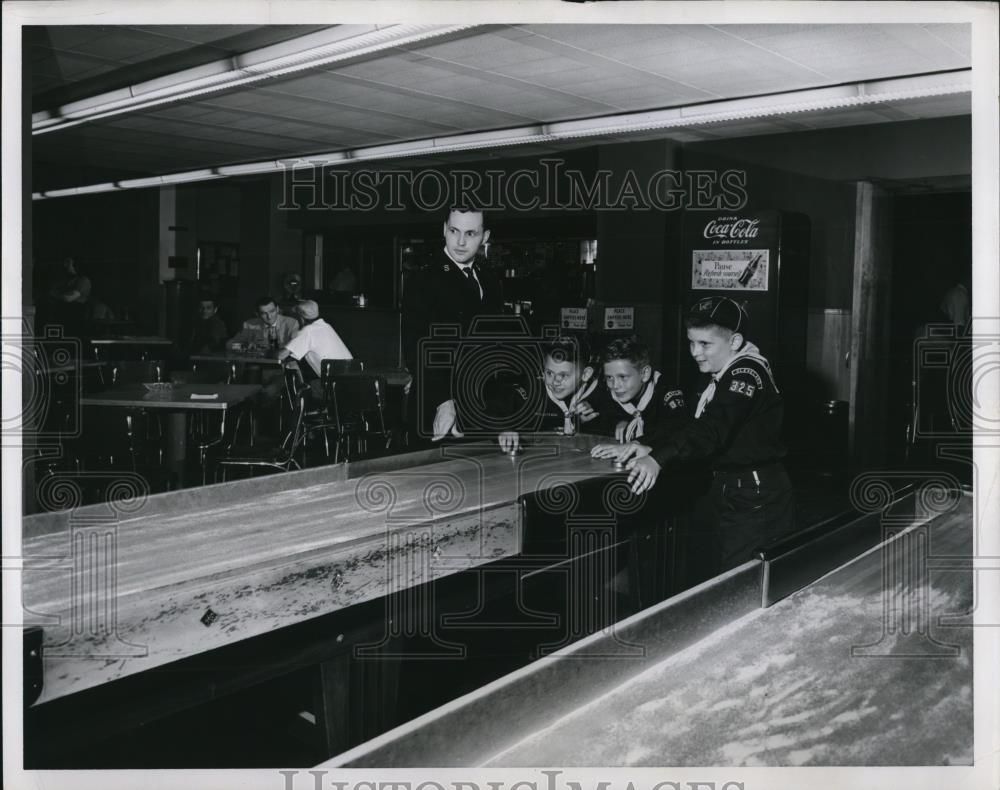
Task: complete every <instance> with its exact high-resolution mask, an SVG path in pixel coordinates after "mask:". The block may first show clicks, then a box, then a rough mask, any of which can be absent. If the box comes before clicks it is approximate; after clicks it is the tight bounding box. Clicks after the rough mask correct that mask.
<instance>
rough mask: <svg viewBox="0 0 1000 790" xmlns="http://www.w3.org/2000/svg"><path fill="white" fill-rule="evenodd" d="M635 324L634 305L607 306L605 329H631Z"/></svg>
mask: <svg viewBox="0 0 1000 790" xmlns="http://www.w3.org/2000/svg"><path fill="white" fill-rule="evenodd" d="M634 325H635V308H634V307H605V308H604V328H605V329H631V328H632V327H633V326H634Z"/></svg>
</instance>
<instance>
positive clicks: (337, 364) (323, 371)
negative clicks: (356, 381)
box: [319, 359, 365, 387]
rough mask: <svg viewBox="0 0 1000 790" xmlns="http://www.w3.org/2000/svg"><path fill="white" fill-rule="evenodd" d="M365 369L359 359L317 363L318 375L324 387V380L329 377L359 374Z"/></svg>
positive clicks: (324, 360)
mask: <svg viewBox="0 0 1000 790" xmlns="http://www.w3.org/2000/svg"><path fill="white" fill-rule="evenodd" d="M364 369H365V363H364V362H362V361H361V360H360V359H322V360H320V363H319V375H320V378H321V379H322V380H323V382H324V387H325V386H326V380H327V379H329V378H330V376H339V375H341V374H343V373H361V372H362V371H364Z"/></svg>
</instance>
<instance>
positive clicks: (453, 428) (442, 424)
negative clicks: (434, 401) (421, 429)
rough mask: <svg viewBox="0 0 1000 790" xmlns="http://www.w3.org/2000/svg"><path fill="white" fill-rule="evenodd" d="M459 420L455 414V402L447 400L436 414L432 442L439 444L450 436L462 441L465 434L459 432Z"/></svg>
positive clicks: (438, 408)
mask: <svg viewBox="0 0 1000 790" xmlns="http://www.w3.org/2000/svg"><path fill="white" fill-rule="evenodd" d="M457 420H458V415H457V414H456V412H455V401H453V400H446V401H445V402H444V403H442V404H441V405H440V406H438V407H437V412H436V413H435V414H434V426H433V431H434V436H432V437H431V441H432V442H439V441H441V440H442V439H443V438H445V436H447V435H449V434H451V435H452V436H454V437H455V438H456V439H461V438H462V437H463V436H464V435H465V434H463V433H461V432H460V431H459V430H458V426H457V424H456V423H457Z"/></svg>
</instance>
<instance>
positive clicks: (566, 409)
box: [545, 376, 597, 436]
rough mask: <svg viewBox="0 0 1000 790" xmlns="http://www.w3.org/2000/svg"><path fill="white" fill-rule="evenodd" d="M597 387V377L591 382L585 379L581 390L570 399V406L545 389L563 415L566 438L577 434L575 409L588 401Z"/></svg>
mask: <svg viewBox="0 0 1000 790" xmlns="http://www.w3.org/2000/svg"><path fill="white" fill-rule="evenodd" d="M596 387H597V376H594V377H593V380H591V381H587V380H586V379H584V381H583V383H582V384H581V385H580V387H579V389H577V391H576V392H574V393H573V397H572V398H570V399H569V405H568V406H567V405H566V404H565V403H564V402H563V401H562V400H561V399H559V398H557V397H556V396H555V395H553V394H552V391H551V390H550V389H549V388H548V387H546V388H545V394H546V395H548V396H549V400H550V401H552V402H553V403H554V404H555V405H556V406H558V407H559V409H560V410H561V411H562V413H563V433H564V434H566V436H572V435H573V434H574V433H576V429H575V428H574V427H573V409H575V408H576V407H577V405H578V404H579V403H580V401H583V400H586V399H587V398H588V397H590V393H592V392H593V391H594V389H595V388H596Z"/></svg>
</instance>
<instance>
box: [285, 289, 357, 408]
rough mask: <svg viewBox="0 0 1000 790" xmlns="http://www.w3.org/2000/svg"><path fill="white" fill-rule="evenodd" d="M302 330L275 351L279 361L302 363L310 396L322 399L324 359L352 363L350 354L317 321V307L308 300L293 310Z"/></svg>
mask: <svg viewBox="0 0 1000 790" xmlns="http://www.w3.org/2000/svg"><path fill="white" fill-rule="evenodd" d="M295 310H296V312H297V313H298V316H299V319H300V320H301V321H302V328H301V329H300V330H299V331H298V332H297V333H296V335H295V336H294V337H293V338H291V339H290V340H289V341H288V342H287V343H285V345H284V347H283V348H281V350H279V351H278V359H279V360H281V361H284V360H285V359H287V358H288V357H291V358H292V359H294V360H296V361H298V362H302V361H304V362H305V363H306V364H305V365H299V368H300V370H301V371H302V378H303V379H304V380H305V381H306V382H307V383H308V384H309V387H310V389H311V390H312V391H313V394H314V395H315V396H316V397H317V398H318V397H320V396H321V395H322V389H321V384H320V369H321V364H322V361H323V360H324V359H354V357H353V356H351V352H350V350H349V349H348V348H347V346H346V345H344V341H343V340H341V339H340V335H338V334H337V333H336V331H334V329H333V327H332V326H330V325H329V324H328V323H327V322H326V321H324V320H323V319H322V318H320V317H319V305H317V304H316V303H315V302H314V301H312V300H311V299H306V300H304V301H301V302H299V303H298V304H297V305H296V307H295Z"/></svg>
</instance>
